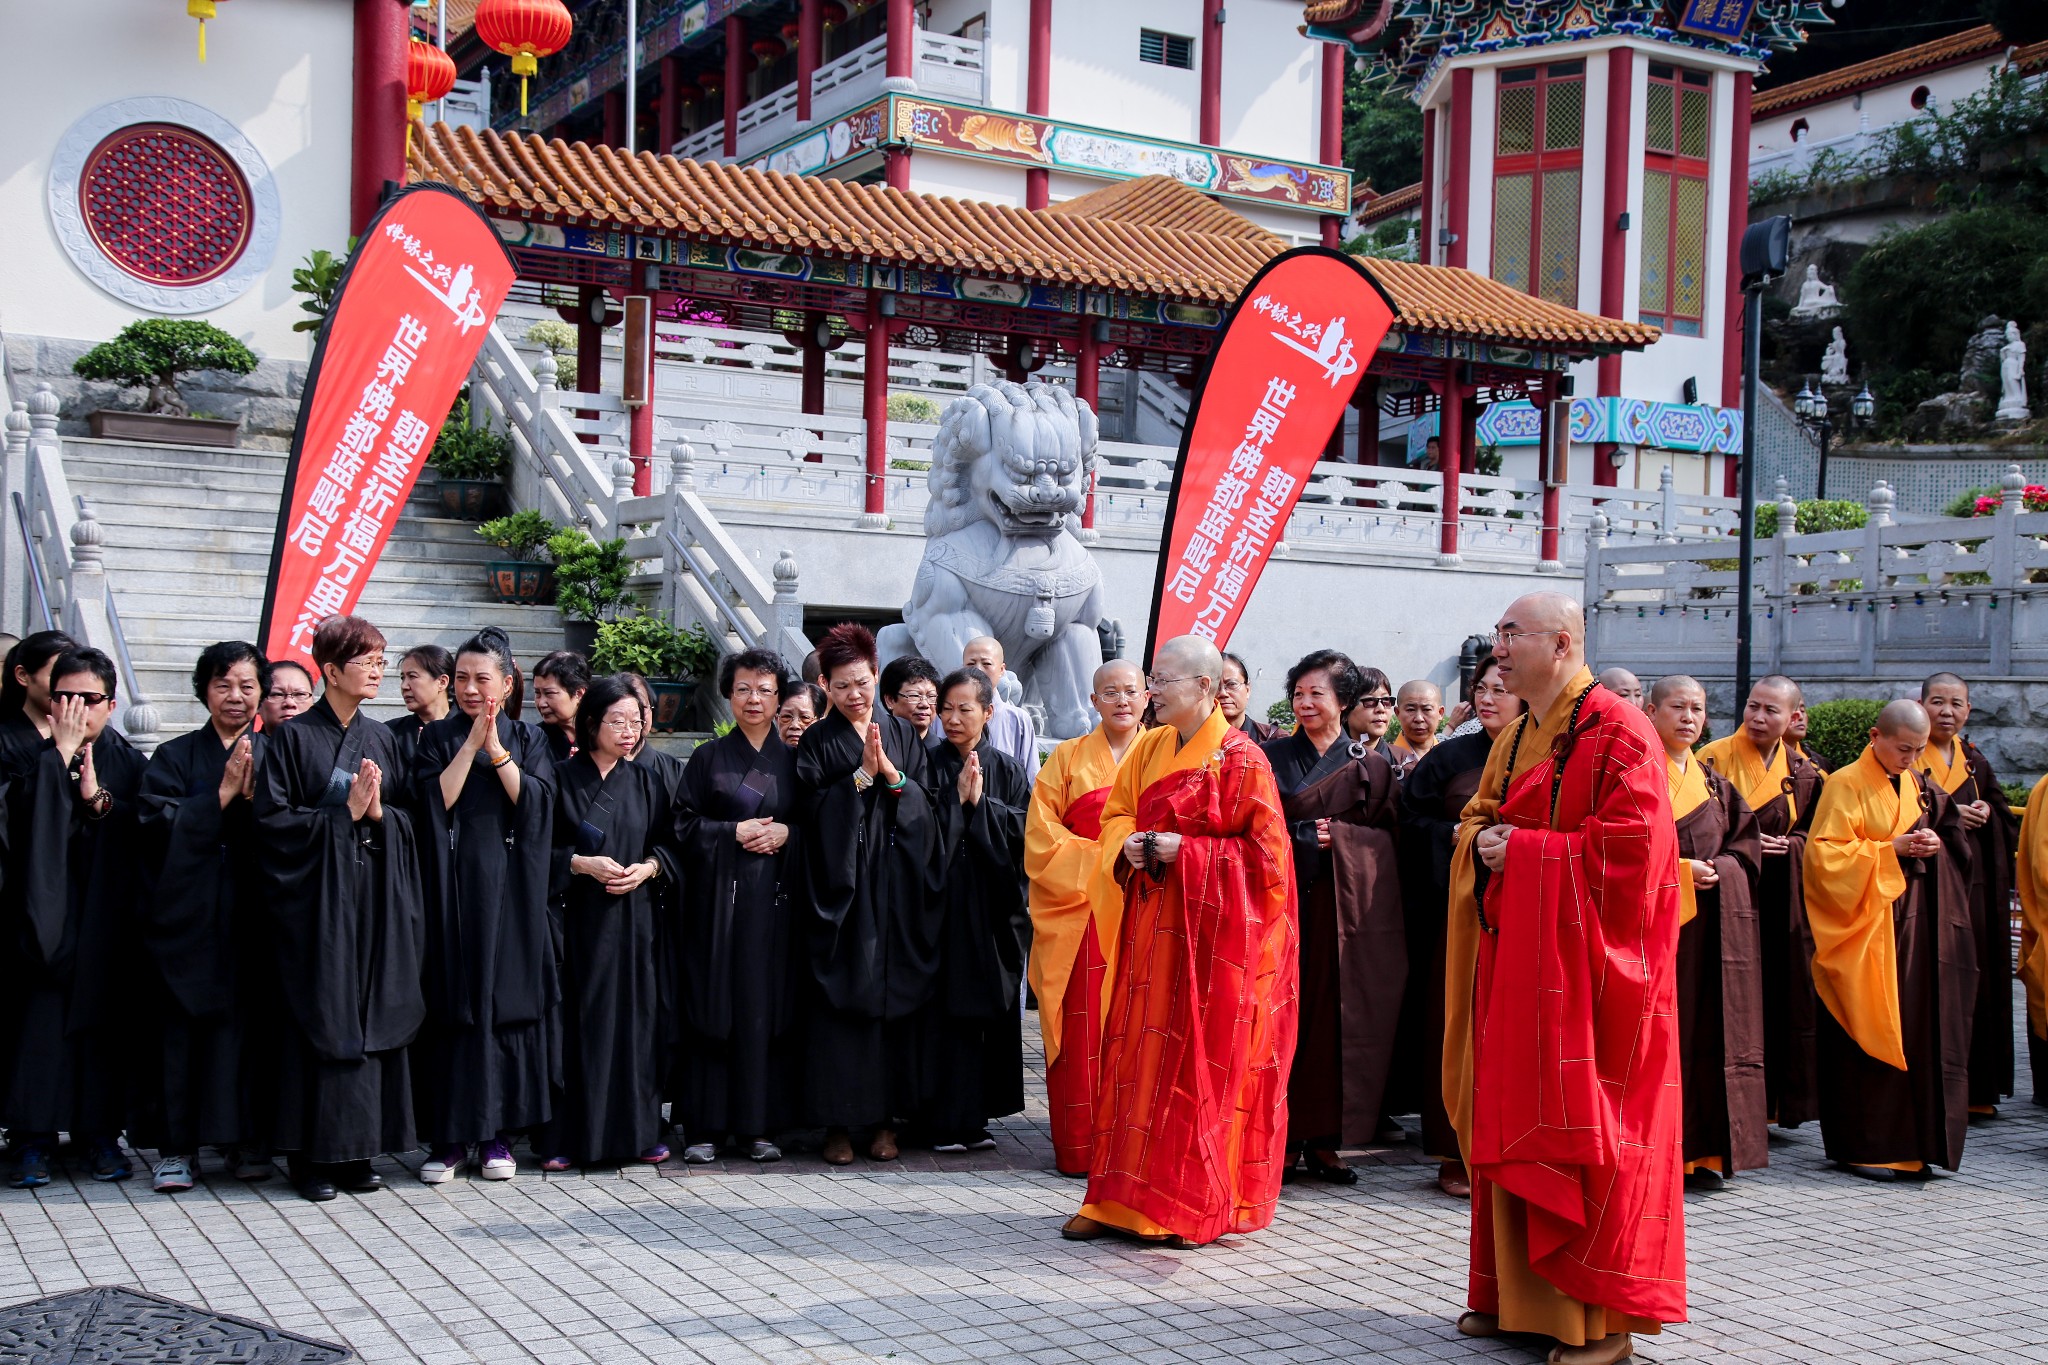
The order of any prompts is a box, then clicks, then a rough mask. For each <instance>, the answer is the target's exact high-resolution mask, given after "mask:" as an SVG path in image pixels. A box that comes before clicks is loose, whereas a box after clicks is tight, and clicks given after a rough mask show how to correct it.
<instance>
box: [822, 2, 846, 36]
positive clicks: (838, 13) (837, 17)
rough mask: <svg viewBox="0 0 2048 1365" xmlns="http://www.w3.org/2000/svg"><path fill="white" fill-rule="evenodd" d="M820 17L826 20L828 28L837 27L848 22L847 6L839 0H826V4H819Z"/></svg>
mask: <svg viewBox="0 0 2048 1365" xmlns="http://www.w3.org/2000/svg"><path fill="white" fill-rule="evenodd" d="M818 17H819V18H820V19H823V20H824V21H825V27H826V28H828V29H833V28H837V27H839V25H841V24H843V23H845V22H846V6H844V5H842V4H840V3H839V0H825V3H824V4H822V5H820V6H818Z"/></svg>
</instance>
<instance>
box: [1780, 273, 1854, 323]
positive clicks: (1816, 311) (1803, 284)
mask: <svg viewBox="0 0 2048 1365" xmlns="http://www.w3.org/2000/svg"><path fill="white" fill-rule="evenodd" d="M1841 311H1842V301H1841V300H1840V299H1838V298H1836V297H1835V287H1834V286H1833V285H1831V284H1829V283H1827V282H1826V281H1825V280H1823V279H1821V277H1820V267H1819V266H1817V265H1811V264H1809V265H1808V266H1807V267H1806V278H1805V279H1803V280H1801V281H1800V282H1799V302H1798V303H1796V304H1794V305H1792V316H1793V317H1795V318H1827V317H1833V316H1834V315H1835V314H1837V313H1839V312H1841Z"/></svg>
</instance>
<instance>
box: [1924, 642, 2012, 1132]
mask: <svg viewBox="0 0 2048 1365" xmlns="http://www.w3.org/2000/svg"><path fill="white" fill-rule="evenodd" d="M1920 705H1921V706H1923V707H1925V708H1926V710H1927V726H1928V735H1927V749H1926V752H1924V753H1923V754H1921V756H1920V771H1921V772H1922V773H1923V774H1924V775H1925V776H1926V777H1927V778H1928V779H1929V780H1930V781H1932V782H1933V783H1934V784H1935V785H1936V786H1938V787H1940V788H1941V789H1942V790H1943V791H1945V792H1947V793H1948V794H1949V797H1950V798H1951V799H1952V800H1954V802H1955V803H1956V807H1957V811H1958V813H1959V814H1960V815H1961V816H1962V821H1963V828H1964V829H1965V830H1967V831H1968V832H1969V836H1970V849H1971V854H1972V856H1971V858H1970V870H1969V878H1970V921H1971V923H1972V924H1973V925H1975V927H1976V933H1977V1011H1976V1018H1975V1022H1974V1024H1973V1025H1972V1027H1971V1029H1970V1112H1971V1113H1972V1114H1978V1115H1983V1116H1986V1117H1988V1116H1990V1115H1992V1114H1995V1113H1997V1112H1998V1102H1999V1101H2000V1100H2002V1099H2004V1098H2005V1097H2006V1096H2007V1095H2010V1094H2011V1093H2012V889H2013V854H2014V852H2015V850H2016V846H2017V844H2018V842H2019V821H2017V820H2015V819H2014V818H2013V814H2012V807H2011V806H2009V805H2007V804H2006V800H2005V792H2004V791H2003V789H2001V788H2000V787H1999V785H1998V774H1997V773H1996V772H1995V771H1993V770H1992V767H1991V763H1990V760H1988V759H1986V758H1985V757H1984V751H1983V750H1981V749H1979V748H1978V747H1977V746H1976V745H1974V744H1972V743H1970V738H1969V736H1968V735H1965V734H1964V733H1963V727H1964V726H1965V725H1968V724H1969V723H1970V685H1969V684H1968V683H1966V682H1964V681H1963V680H1962V679H1961V678H1959V677H1957V676H1956V675H1955V674H1953V673H1937V674H1935V675H1934V676H1933V677H1931V678H1929V679H1928V680H1927V681H1926V682H1924V683H1922V684H1921V685H1920Z"/></svg>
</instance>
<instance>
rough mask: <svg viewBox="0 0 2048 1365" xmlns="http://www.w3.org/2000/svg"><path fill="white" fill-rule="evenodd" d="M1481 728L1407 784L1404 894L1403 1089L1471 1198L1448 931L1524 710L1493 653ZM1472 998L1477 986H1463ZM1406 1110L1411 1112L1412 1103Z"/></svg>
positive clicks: (1434, 757)
mask: <svg viewBox="0 0 2048 1365" xmlns="http://www.w3.org/2000/svg"><path fill="white" fill-rule="evenodd" d="M1467 701H1469V702H1470V703H1471V707H1472V714H1473V716H1474V718H1475V719H1477V720H1478V722H1479V726H1480V728H1479V729H1478V730H1477V731H1475V732H1473V733H1471V734H1467V735H1455V736H1453V737H1451V738H1450V739H1445V740H1439V741H1438V742H1437V743H1436V744H1434V745H1433V746H1431V748H1430V750H1429V752H1428V753H1426V754H1424V755H1423V756H1422V757H1421V758H1420V759H1418V760H1417V761H1416V764H1415V767H1414V768H1413V769H1412V770H1411V771H1410V772H1409V774H1408V777H1407V780H1406V781H1405V782H1403V783H1402V786H1401V800H1400V810H1401V894H1402V901H1403V903H1404V904H1405V906H1406V916H1407V929H1408V962H1409V971H1408V990H1407V994H1406V996H1405V997H1404V998H1403V1003H1402V1007H1401V1013H1402V1030H1401V1033H1402V1043H1401V1049H1400V1053H1401V1059H1402V1068H1401V1073H1400V1084H1399V1093H1400V1094H1401V1096H1402V1097H1403V1098H1404V1099H1405V1100H1406V1101H1407V1104H1408V1105H1412V1106H1414V1108H1415V1109H1416V1111H1417V1112H1418V1113H1420V1114H1421V1116H1422V1149H1423V1151H1424V1152H1425V1153H1427V1154H1428V1155H1430V1156H1432V1157H1434V1158H1436V1161H1437V1179H1436V1183H1437V1188H1439V1189H1441V1190H1442V1191H1443V1192H1444V1193H1445V1194H1448V1195H1450V1196H1452V1197H1453V1198H1457V1199H1467V1198H1470V1197H1471V1194H1472V1186H1471V1182H1470V1181H1469V1180H1468V1178H1467V1176H1466V1173H1465V1161H1464V1154H1463V1153H1462V1152H1460V1151H1459V1150H1458V1133H1457V1130H1456V1129H1455V1128H1453V1127H1452V1126H1451V1119H1450V1115H1449V1114H1448V1113H1446V1112H1445V1110H1444V1070H1445V1066H1446V1062H1445V1058H1444V1000H1445V984H1444V932H1445V925H1446V916H1447V914H1448V913H1449V905H1450V894H1451V855H1452V853H1453V852H1455V851H1456V849H1457V842H1458V819H1459V816H1460V815H1461V814H1462V813H1463V811H1464V809H1465V803H1466V802H1468V801H1470V800H1471V799H1472V797H1473V795H1474V794H1475V793H1477V792H1478V790H1479V777H1480V773H1481V772H1482V770H1484V768H1485V767H1486V756H1487V754H1489V753H1490V752H1492V750H1493V737H1494V736H1495V735H1497V734H1499V733H1500V732H1501V731H1502V730H1504V729H1506V728H1507V727H1508V726H1509V725H1511V724H1513V723H1514V721H1515V718H1516V717H1518V716H1520V715H1521V714H1522V701H1521V698H1519V697H1517V696H1515V695H1514V694H1513V693H1511V692H1509V691H1508V689H1507V684H1506V683H1505V682H1503V681H1502V680H1501V674H1500V661H1499V660H1498V659H1497V658H1496V657H1495V656H1494V654H1493V652H1492V651H1488V652H1487V653H1485V654H1483V655H1481V656H1480V658H1479V663H1478V665H1477V667H1475V668H1474V669H1473V671H1472V694H1471V696H1470V697H1468V698H1467ZM1465 993H1466V994H1468V995H1469V993H1470V990H1469V983H1468V984H1467V986H1466V988H1465ZM1400 1112H1402V1113H1406V1112H1408V1110H1407V1107H1406V1106H1404V1107H1403V1108H1402V1109H1401V1110H1400Z"/></svg>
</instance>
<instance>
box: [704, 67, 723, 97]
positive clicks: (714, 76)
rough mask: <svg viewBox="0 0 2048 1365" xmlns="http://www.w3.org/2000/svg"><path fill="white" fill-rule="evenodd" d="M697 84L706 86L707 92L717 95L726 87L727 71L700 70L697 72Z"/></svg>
mask: <svg viewBox="0 0 2048 1365" xmlns="http://www.w3.org/2000/svg"><path fill="white" fill-rule="evenodd" d="M697 84H698V85H700V86H702V87H704V93H705V94H707V95H715V94H717V93H718V92H719V91H721V90H723V89H724V88H725V73H724V72H723V71H700V72H698V73H697Z"/></svg>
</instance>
